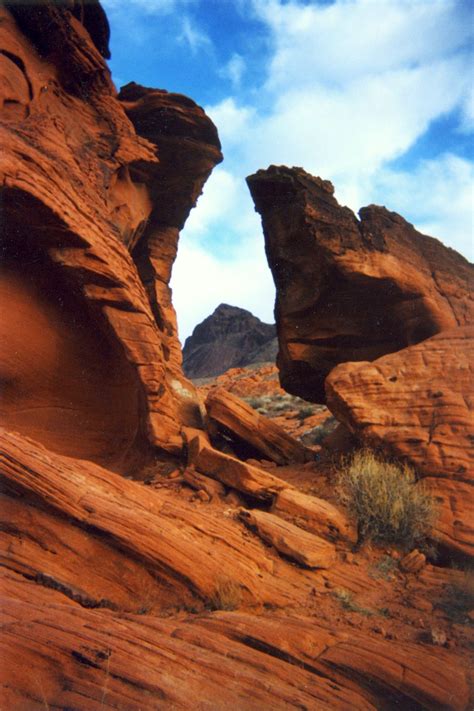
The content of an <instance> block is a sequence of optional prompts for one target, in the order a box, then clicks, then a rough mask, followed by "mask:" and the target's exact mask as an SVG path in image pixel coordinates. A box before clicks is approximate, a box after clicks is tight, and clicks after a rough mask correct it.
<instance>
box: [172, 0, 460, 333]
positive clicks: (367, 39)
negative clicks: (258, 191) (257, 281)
mask: <svg viewBox="0 0 474 711" xmlns="http://www.w3.org/2000/svg"><path fill="white" fill-rule="evenodd" d="M248 6H249V5H248V4H247V5H246V7H245V9H246V10H248ZM251 6H252V7H253V10H254V12H255V14H256V16H257V17H258V18H259V19H260V20H261V22H262V23H263V24H264V26H265V28H266V31H267V37H268V39H269V43H270V47H271V55H270V59H269V61H268V63H267V67H266V71H265V72H264V73H263V75H262V76H261V78H260V83H259V84H254V85H253V86H252V87H248V86H247V87H246V88H247V92H246V94H245V96H246V99H245V102H243V101H241V100H239V98H238V95H237V91H236V92H235V96H228V97H226V98H225V99H224V100H222V101H221V102H219V103H218V104H216V105H214V106H208V107H207V108H206V110H207V112H208V113H209V115H210V116H211V118H212V119H213V120H214V121H215V123H216V125H217V127H218V129H219V134H220V136H221V140H222V143H223V150H224V155H225V158H226V161H225V163H224V169H222V168H221V169H219V171H218V172H217V174H216V177H215V178H214V177H213V178H211V181H214V182H210V184H209V189H208V192H205V193H204V196H203V198H202V200H201V201H200V204H199V206H198V208H197V209H196V210H195V211H194V212H193V214H192V216H191V218H190V220H189V223H188V226H187V227H186V230H185V232H184V235H183V244H184V245H186V240H188V239H189V240H191V242H189V243H188V244H187V247H186V246H185V248H184V250H183V252H180V254H179V255H178V264H177V266H176V270H175V272H176V274H177V275H178V276H177V279H178V283H179V281H180V280H181V283H182V284H183V287H182V289H181V291H180V288H179V287H178V292H180V293H179V294H178V295H177V298H178V301H177V306H178V314H179V316H180V323H181V319H187V318H188V317H187V316H184V315H183V316H182V315H181V313H183V314H184V312H185V311H186V307H185V302H186V298H185V296H184V294H185V287H184V284H185V283H186V282H185V279H184V278H183V277H182V276H181V277H180V276H179V275H180V274H181V275H182V274H183V273H184V272H183V270H184V267H183V266H182V265H181V264H180V260H186V259H187V258H188V259H191V258H195V259H196V260H200V263H201V264H202V265H203V267H204V268H205V271H204V272H203V273H202V277H200V276H199V271H198V270H197V269H195V270H193V274H194V279H199V283H197V284H196V286H195V287H194V288H193V294H192V296H190V297H189V298H188V302H189V301H190V300H194V298H195V296H194V295H195V293H196V292H199V299H200V302H201V303H202V304H204V303H206V304H208V306H209V308H208V311H207V312H206V313H204V312H203V313H202V314H200V315H199V318H201V317H205V316H207V315H208V313H210V311H211V310H212V309H213V308H215V306H216V305H217V303H218V302H220V301H229V302H230V303H234V304H235V305H237V306H244V305H246V306H247V307H248V308H250V305H249V303H248V289H249V288H250V286H249V285H248V284H247V279H245V278H240V279H239V278H238V277H235V278H234V277H233V273H234V272H233V271H232V270H233V269H235V272H236V273H237V274H238V271H237V270H240V269H241V268H242V267H243V266H245V268H246V271H247V273H249V274H252V275H253V274H261V275H263V274H267V277H266V278H267V279H268V268H267V267H266V261H265V258H264V253H263V249H262V248H259V249H258V250H252V249H251V250H250V251H251V253H252V265H251V266H249V263H248V260H247V261H246V259H245V256H244V251H245V250H246V249H248V246H249V244H251V241H250V240H251V238H253V239H254V240H257V241H258V240H260V242H262V243H263V236H261V228H260V226H259V225H258V223H256V222H255V215H254V213H253V206H252V204H251V202H250V201H249V200H248V198H247V197H245V198H244V194H243V191H245V190H246V188H245V187H244V183H243V178H244V176H245V175H246V174H248V173H251V172H254V171H255V170H257V169H258V168H266V167H267V166H268V165H269V164H271V163H276V164H286V165H290V166H291V165H300V166H303V167H304V168H305V169H306V170H308V171H309V172H311V173H313V174H316V175H321V176H322V177H324V178H329V179H331V180H333V182H334V183H335V187H336V194H337V196H338V199H339V201H340V202H341V203H342V204H348V205H349V206H350V207H351V208H352V209H353V210H355V211H357V210H358V209H359V207H361V206H362V205H365V204H368V203H370V202H377V203H379V204H385V205H386V206H387V207H388V208H389V209H391V210H395V211H397V212H400V214H402V215H403V216H404V217H406V218H407V219H408V220H410V221H411V222H414V223H415V225H416V226H417V227H418V228H419V229H420V230H421V231H424V232H425V233H427V234H433V236H436V237H439V238H440V239H441V240H442V241H444V242H445V243H446V244H448V245H450V246H452V247H454V248H456V249H458V250H459V251H461V252H463V253H464V254H465V255H467V254H469V253H470V249H471V243H470V241H471V239H472V224H471V220H470V217H471V205H470V198H471V196H472V195H471V189H472V188H471V186H472V178H473V175H472V164H471V163H469V161H467V160H465V159H462V158H459V157H457V156H455V155H452V154H447V153H444V154H443V155H440V156H438V158H433V159H432V160H429V161H423V162H421V163H419V164H418V165H417V166H414V167H413V170H411V171H410V172H407V171H395V170H394V169H392V168H390V165H389V164H390V161H392V160H393V159H395V158H398V157H400V156H402V155H403V154H404V153H406V152H407V151H408V150H409V149H410V148H411V147H412V146H414V145H415V143H416V142H417V140H418V139H419V138H420V137H421V136H423V134H424V133H425V132H426V131H427V129H428V128H429V126H430V124H431V123H432V122H433V121H435V120H436V119H439V118H440V117H442V116H443V115H448V114H450V113H451V112H453V111H455V110H458V111H459V116H460V125H459V130H463V131H467V130H469V128H471V129H472V125H473V123H474V121H473V116H474V109H473V108H472V106H473V104H472V96H471V98H469V97H470V92H471V91H472V87H471V86H470V84H471V64H470V61H469V58H468V56H467V53H466V49H465V46H466V42H467V39H468V34H469V33H470V32H472V28H471V26H470V22H469V11H464V10H463V6H462V4H461V3H458V2H457V1H456V0H430V1H429V2H427V1H426V0H336V2H334V3H332V4H330V5H319V4H317V3H313V4H306V3H305V4H303V3H300V2H298V0H289V1H283V0H252V2H251ZM243 59H244V60H245V56H244V57H243ZM231 61H232V60H231ZM237 80H239V81H242V82H243V76H242V75H241V74H238V72H237V74H236V83H235V88H236V89H237V88H238V81H237ZM441 152H442V153H443V150H442V149H441ZM229 238H230V242H231V243H232V246H233V251H234V256H235V259H236V261H235V267H234V268H232V267H231V266H230V263H229V262H228V261H226V260H225V259H223V257H222V254H221V257H220V258H218V254H220V253H221V252H220V251H219V249H217V251H214V253H213V255H212V256H209V255H207V256H208V257H209V261H208V262H207V261H206V259H205V252H203V250H204V249H205V246H206V245H207V244H209V243H211V242H212V243H213V244H216V245H218V244H219V242H220V240H223V243H224V245H225V247H226V248H227V246H228V244H229ZM193 249H197V250H198V253H197V254H192V250H193ZM186 255H188V257H186ZM219 265H221V266H220V267H219ZM206 270H207V271H206ZM245 273H246V272H245V271H244V272H242V274H245ZM214 278H215V279H217V283H218V285H219V289H221V288H222V289H224V291H222V292H219V293H222V296H217V292H216V291H215V288H214V284H213V279H214ZM261 278H263V277H261ZM239 285H240V291H238V287H239ZM175 288H176V287H175ZM225 289H227V290H228V291H227V292H226V291H225ZM225 293H229V294H232V295H234V296H233V298H231V296H225V295H224V294H225ZM251 293H252V294H253V297H252V298H254V300H255V302H256V306H255V307H254V309H255V312H256V313H257V315H260V313H261V311H260V312H259V310H258V309H259V308H260V309H261V310H262V309H263V310H265V309H268V308H270V306H271V305H269V304H267V303H265V304H263V303H261V299H262V298H263V296H264V295H265V298H269V295H270V293H271V289H270V288H268V287H265V289H264V290H263V292H262V293H260V292H258V298H257V292H256V291H252V292H251ZM209 294H213V295H214V294H216V298H215V299H214V297H213V298H212V299H211V298H210V297H209V296H208V295H209ZM213 299H214V301H216V303H212V304H211V303H210V302H211V301H213ZM197 310H198V307H197V305H196V304H194V303H193V304H190V305H189V308H188V313H191V312H193V313H194V312H195V311H197ZM251 310H252V309H251ZM201 311H202V309H201Z"/></svg>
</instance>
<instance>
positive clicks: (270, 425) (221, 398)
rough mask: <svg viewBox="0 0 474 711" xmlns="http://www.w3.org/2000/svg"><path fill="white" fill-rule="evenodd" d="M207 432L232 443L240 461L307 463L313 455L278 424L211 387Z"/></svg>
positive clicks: (227, 394) (208, 400) (235, 398)
mask: <svg viewBox="0 0 474 711" xmlns="http://www.w3.org/2000/svg"><path fill="white" fill-rule="evenodd" d="M206 412H207V417H208V420H209V426H210V427H209V429H210V430H211V434H212V432H214V433H215V434H216V435H221V436H222V437H225V438H226V439H227V440H229V441H231V442H232V443H234V446H235V447H236V449H237V451H238V453H239V455H240V456H242V457H243V458H247V459H250V458H251V457H255V456H256V457H257V458H261V459H269V460H270V461H273V462H276V463H277V464H289V463H290V462H300V463H302V462H305V461H309V460H310V459H311V458H312V456H313V453H312V452H311V450H309V449H307V448H306V447H305V446H304V445H303V444H301V442H298V440H296V439H294V438H293V437H292V436H291V435H289V434H288V433H287V432H285V430H284V429H283V428H282V427H280V426H279V425H277V424H275V423H274V422H272V421H271V420H269V419H268V418H266V417H264V416H263V415H260V414H259V413H258V412H257V411H256V410H254V409H253V408H252V407H250V405H247V404H246V403H245V402H244V401H243V400H241V399H240V398H238V397H236V396H235V395H232V394H231V393H228V392H226V391H225V390H224V389H223V388H214V389H213V390H211V391H210V393H209V395H208V396H207V398H206Z"/></svg>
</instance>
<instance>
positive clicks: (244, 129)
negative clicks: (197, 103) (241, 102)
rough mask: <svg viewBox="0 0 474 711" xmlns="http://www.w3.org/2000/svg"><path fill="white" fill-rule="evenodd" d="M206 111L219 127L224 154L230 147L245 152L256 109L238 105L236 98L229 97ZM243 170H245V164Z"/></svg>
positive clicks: (255, 117) (208, 107)
mask: <svg viewBox="0 0 474 711" xmlns="http://www.w3.org/2000/svg"><path fill="white" fill-rule="evenodd" d="M206 113H207V114H208V116H210V117H211V119H212V120H213V121H214V123H215V124H216V126H217V127H218V129H219V138H220V140H221V143H222V147H223V152H224V156H226V155H227V151H228V150H229V149H230V148H233V149H234V150H235V149H236V150H239V149H241V152H244V150H243V149H244V148H245V146H246V141H245V136H246V135H247V134H248V132H249V131H250V130H251V128H252V125H253V123H254V121H255V120H256V119H257V111H256V109H255V108H254V107H250V106H238V105H237V103H236V100H235V99H234V98H233V97H229V98H227V99H224V100H223V101H221V102H220V103H219V104H216V105H215V106H207V107H206ZM229 162H230V161H229ZM243 170H244V171H245V166H243Z"/></svg>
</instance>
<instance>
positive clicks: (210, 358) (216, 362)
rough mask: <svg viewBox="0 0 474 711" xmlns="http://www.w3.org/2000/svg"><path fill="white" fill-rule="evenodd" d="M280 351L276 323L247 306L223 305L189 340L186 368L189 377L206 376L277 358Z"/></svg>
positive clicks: (184, 362)
mask: <svg viewBox="0 0 474 711" xmlns="http://www.w3.org/2000/svg"><path fill="white" fill-rule="evenodd" d="M276 352H277V340H276V330H275V326H274V325H272V324H268V323H263V322H262V321H260V319H258V318H257V317H256V316H253V315H252V314H251V313H250V311H246V310H245V309H240V308H238V307H237V306H229V305H228V304H220V306H218V307H217V308H216V310H215V311H214V313H213V314H211V315H210V316H208V317H207V318H206V319H204V321H203V322H202V323H200V324H198V325H197V326H196V328H195V329H194V331H193V333H192V335H191V336H189V338H187V339H186V343H185V344H184V348H183V368H184V372H185V373H186V375H187V376H188V378H205V377H209V376H213V375H219V374H220V373H224V372H225V371H226V370H228V369H229V368H236V367H241V366H244V365H249V364H250V363H260V362H266V361H274V360H275V358H276Z"/></svg>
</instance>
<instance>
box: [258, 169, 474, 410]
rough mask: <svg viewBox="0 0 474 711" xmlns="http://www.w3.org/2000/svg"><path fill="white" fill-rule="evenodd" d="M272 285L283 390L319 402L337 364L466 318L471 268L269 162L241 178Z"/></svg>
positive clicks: (397, 223)
mask: <svg viewBox="0 0 474 711" xmlns="http://www.w3.org/2000/svg"><path fill="white" fill-rule="evenodd" d="M247 182H248V185H249V189H250V192H251V194H252V197H253V200H254V202H255V207H256V209H257V211H258V212H259V213H260V214H261V216H262V223H263V230H264V234H265V247H266V253H267V258H268V263H269V265H270V269H271V270H272V274H273V278H274V281H275V285H276V288H277V297H276V304H275V317H276V322H277V330H278V339H279V355H278V366H279V369H280V379H281V383H282V385H283V387H284V388H285V390H287V391H288V392H291V393H293V394H295V395H301V396H302V397H304V398H306V399H308V400H312V401H314V402H325V397H326V395H325V389H324V381H325V379H326V377H327V375H328V374H329V373H330V372H331V370H332V369H333V368H334V367H335V366H336V365H338V364H339V363H345V362H348V361H372V360H375V359H376V358H378V357H380V356H382V355H385V354H387V353H392V352H395V351H399V350H401V349H402V348H405V347H406V346H409V345H413V344H416V343H419V342H420V341H423V340H425V339H426V338H429V337H430V336H433V335H435V334H436V333H439V332H441V331H443V330H447V329H451V328H454V327H456V326H460V325H464V324H466V323H468V322H469V320H470V319H472V314H473V303H474V302H473V296H472V293H471V287H472V278H473V267H472V265H470V264H469V263H468V262H467V261H466V260H465V259H464V258H463V257H462V256H461V255H459V254H458V253H457V252H455V251H454V250H452V249H449V248H447V247H445V246H444V245H442V244H441V242H439V241H438V240H436V239H433V238H431V237H426V236H425V235H422V234H420V233H419V232H417V231H416V230H415V229H414V227H413V225H411V224H410V223H408V222H406V221H405V220H404V219H403V218H402V217H400V215H397V214H396V213H394V212H389V211H388V210H387V209H386V208H384V207H376V206H375V205H370V206H369V207H365V208H362V209H361V210H360V212H359V216H360V219H359V220H358V219H357V218H356V216H355V215H354V213H353V212H352V211H351V210H349V209H348V208H347V207H341V206H340V205H339V204H338V202H337V200H336V199H335V197H334V188H333V186H332V185H331V183H330V182H329V181H327V180H321V178H315V177H313V176H311V175H309V174H308V173H306V172H305V171H304V170H303V169H301V168H286V167H283V166H281V167H276V166H271V167H270V168H268V170H260V171H258V172H257V173H255V174H254V175H251V176H250V177H249V178H247Z"/></svg>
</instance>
